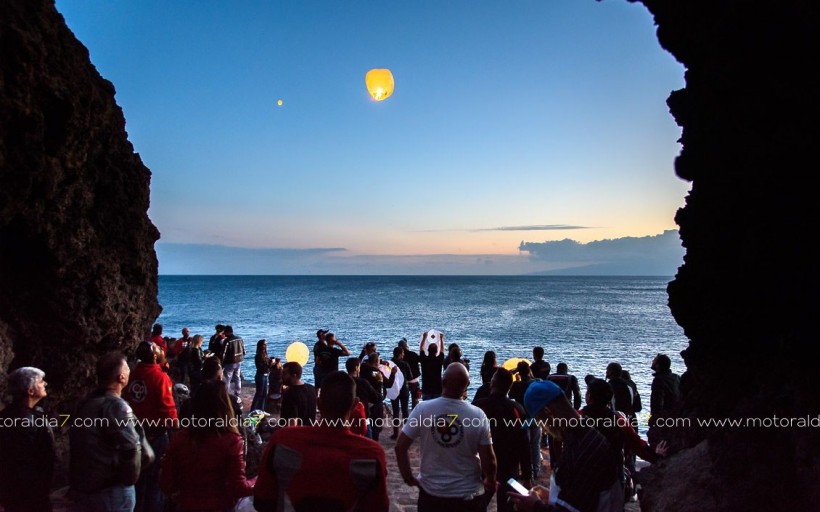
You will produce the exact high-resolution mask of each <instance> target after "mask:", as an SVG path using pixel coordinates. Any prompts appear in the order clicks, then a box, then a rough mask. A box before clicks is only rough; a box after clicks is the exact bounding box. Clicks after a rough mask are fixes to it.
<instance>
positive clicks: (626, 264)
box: [519, 229, 684, 276]
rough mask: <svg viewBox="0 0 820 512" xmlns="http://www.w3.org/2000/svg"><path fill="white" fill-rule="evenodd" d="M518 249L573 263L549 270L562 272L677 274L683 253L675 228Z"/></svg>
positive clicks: (547, 259)
mask: <svg viewBox="0 0 820 512" xmlns="http://www.w3.org/2000/svg"><path fill="white" fill-rule="evenodd" d="M519 249H520V250H521V251H523V252H528V253H529V254H530V256H531V257H532V258H533V259H534V260H536V261H541V262H550V263H554V264H562V263H571V264H572V267H571V268H564V269H561V270H555V271H552V272H549V273H551V274H562V275H598V276H600V275H674V274H675V272H676V270H677V268H678V267H679V266H680V265H681V264H682V263H683V255H684V249H683V247H682V246H681V243H680V238H679V237H678V232H677V231H676V230H672V229H670V230H667V231H664V232H663V233H661V234H660V235H655V236H644V237H624V238H615V239H612V240H598V241H594V242H589V243H586V244H582V243H579V242H576V241H574V240H570V239H564V240H558V241H554V242H521V245H520V246H519Z"/></svg>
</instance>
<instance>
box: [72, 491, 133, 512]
mask: <svg viewBox="0 0 820 512" xmlns="http://www.w3.org/2000/svg"><path fill="white" fill-rule="evenodd" d="M136 502H137V499H136V494H135V490H134V486H133V485H128V486H126V485H115V486H113V487H106V488H105V489H101V490H99V491H97V492H92V493H88V494H86V493H78V496H77V510H82V511H83V512H133V511H134V506H135V505H136Z"/></svg>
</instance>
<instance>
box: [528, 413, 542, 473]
mask: <svg viewBox="0 0 820 512" xmlns="http://www.w3.org/2000/svg"><path fill="white" fill-rule="evenodd" d="M529 431H530V432H529V434H530V458H531V459H532V478H533V479H535V478H536V477H538V472H539V470H540V469H541V427H539V426H538V425H537V424H536V423H535V422H534V421H533V422H532V424H531V425H530V428H529Z"/></svg>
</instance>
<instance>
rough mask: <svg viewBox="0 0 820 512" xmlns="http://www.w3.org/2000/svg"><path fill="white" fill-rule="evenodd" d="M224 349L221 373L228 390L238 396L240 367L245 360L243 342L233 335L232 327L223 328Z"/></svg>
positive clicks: (240, 379)
mask: <svg viewBox="0 0 820 512" xmlns="http://www.w3.org/2000/svg"><path fill="white" fill-rule="evenodd" d="M225 336H226V337H225V349H224V352H223V356H222V372H223V374H224V376H225V382H227V383H228V389H229V390H230V392H231V393H233V394H234V395H236V396H239V394H240V392H241V391H242V370H241V368H240V366H241V365H242V361H243V360H244V359H245V341H244V340H243V339H242V338H240V337H239V336H237V335H235V334H234V333H233V327H232V326H230V325H226V326H225Z"/></svg>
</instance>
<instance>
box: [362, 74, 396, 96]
mask: <svg viewBox="0 0 820 512" xmlns="http://www.w3.org/2000/svg"><path fill="white" fill-rule="evenodd" d="M364 81H365V83H366V84H367V92H369V93H370V95H371V96H373V99H374V100H376V101H383V100H386V99H387V98H389V97H390V95H391V94H393V73H391V72H390V70H389V69H371V70H370V71H368V72H367V76H365V78H364Z"/></svg>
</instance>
